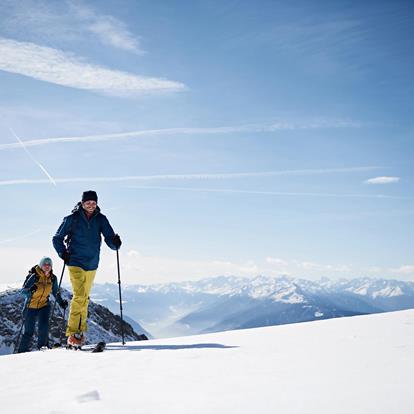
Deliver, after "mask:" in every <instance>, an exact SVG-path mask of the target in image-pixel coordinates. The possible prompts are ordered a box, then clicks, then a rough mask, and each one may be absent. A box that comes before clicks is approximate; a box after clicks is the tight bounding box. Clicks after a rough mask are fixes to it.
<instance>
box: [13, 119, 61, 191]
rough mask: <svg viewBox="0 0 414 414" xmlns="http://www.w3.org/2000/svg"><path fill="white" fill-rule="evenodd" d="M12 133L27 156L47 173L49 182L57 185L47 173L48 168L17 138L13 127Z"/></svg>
mask: <svg viewBox="0 0 414 414" xmlns="http://www.w3.org/2000/svg"><path fill="white" fill-rule="evenodd" d="M9 129H10V131H11V133H12V134H13V135H14V136H15V138H16V139H17V141H18V142H19V143H20V144H21V146H22V147H23V149H24V150H25V152H26V154H27V155H28V156H29V157H30V158H31V159H32V160H33V161H34V162H35V163H36V165H37V166H38V167H39V168H40V169H41V170H42V171H43V172H44V173H45V175H46V177H47V178H48V179H49V181H50V182H51V183H52V184H53V185H56V181H55V180H54V179H53V177H52V176H51V175H50V174H49V173H48V172H47V171H46V168H45V167H43V165H42V164H40V162H38V161H37V160H36V159H35V158H34V157H33V155H32V154H31V153H30V152H29V150H28V149H27V148H26V147H25V145H24V144H23V141H22V140H21V139H20V138H19V137H18V136H17V134H16V133H15V132H14V131H13V129H12V128H11V127H9Z"/></svg>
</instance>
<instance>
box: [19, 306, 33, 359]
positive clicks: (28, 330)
mask: <svg viewBox="0 0 414 414" xmlns="http://www.w3.org/2000/svg"><path fill="white" fill-rule="evenodd" d="M37 312H38V311H37V309H30V308H29V309H27V312H26V320H25V322H24V334H23V336H22V339H21V341H20V345H19V350H18V351H17V352H18V353H21V352H28V351H30V342H31V339H32V336H33V333H34V330H35V325H36V319H37Z"/></svg>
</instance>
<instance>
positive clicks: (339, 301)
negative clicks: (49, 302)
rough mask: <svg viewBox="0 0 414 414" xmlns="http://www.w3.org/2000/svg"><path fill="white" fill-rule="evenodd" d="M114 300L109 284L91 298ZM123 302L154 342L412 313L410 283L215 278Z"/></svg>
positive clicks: (144, 292)
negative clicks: (395, 312)
mask: <svg viewBox="0 0 414 414" xmlns="http://www.w3.org/2000/svg"><path fill="white" fill-rule="evenodd" d="M117 295H118V294H117V285H111V284H104V285H98V284H96V285H95V286H94V290H93V293H92V297H93V299H94V300H95V301H99V302H100V303H102V304H105V306H107V307H108V308H109V309H112V310H114V311H116V307H117V306H119V304H118V302H117ZM123 298H124V300H125V302H126V303H125V305H124V311H125V313H126V314H127V315H128V316H130V317H131V318H133V319H134V320H136V321H139V322H140V323H142V325H143V326H145V327H146V328H147V329H148V330H149V331H151V332H152V333H153V334H154V335H155V336H175V335H185V334H195V333H203V332H216V331H222V330H229V329H239V328H252V327H257V326H268V325H280V324H286V323H293V322H304V321H311V320H316V319H328V318H334V317H341V316H351V315H359V314H369V313H377V312H384V311H392V310H401V309H409V308H414V283H413V282H401V281H396V280H388V279H370V278H359V279H353V280H337V281H334V280H329V279H326V278H324V279H321V280H319V281H310V280H306V279H294V278H289V277H280V278H269V277H265V276H258V277H255V278H252V279H249V278H241V277H224V276H219V277H215V278H208V279H203V280H200V281H194V282H182V283H170V284H157V285H148V286H145V285H130V286H125V287H124V290H123Z"/></svg>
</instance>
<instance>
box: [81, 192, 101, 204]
mask: <svg viewBox="0 0 414 414" xmlns="http://www.w3.org/2000/svg"><path fill="white" fill-rule="evenodd" d="M85 201H96V202H98V195H97V194H96V192H95V191H92V190H90V191H84V192H83V194H82V203H84V202H85Z"/></svg>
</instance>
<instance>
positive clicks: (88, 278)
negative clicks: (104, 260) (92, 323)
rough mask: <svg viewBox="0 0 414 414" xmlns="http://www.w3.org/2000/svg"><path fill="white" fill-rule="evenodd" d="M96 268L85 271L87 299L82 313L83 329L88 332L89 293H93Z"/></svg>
mask: <svg viewBox="0 0 414 414" xmlns="http://www.w3.org/2000/svg"><path fill="white" fill-rule="evenodd" d="M95 274H96V270H89V271H87V272H85V294H86V300H85V303H84V305H83V308H82V313H81V316H82V317H81V321H82V323H81V331H82V332H86V331H87V330H88V324H87V322H88V306H89V295H90V293H91V289H92V285H93V281H94V279H95Z"/></svg>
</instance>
